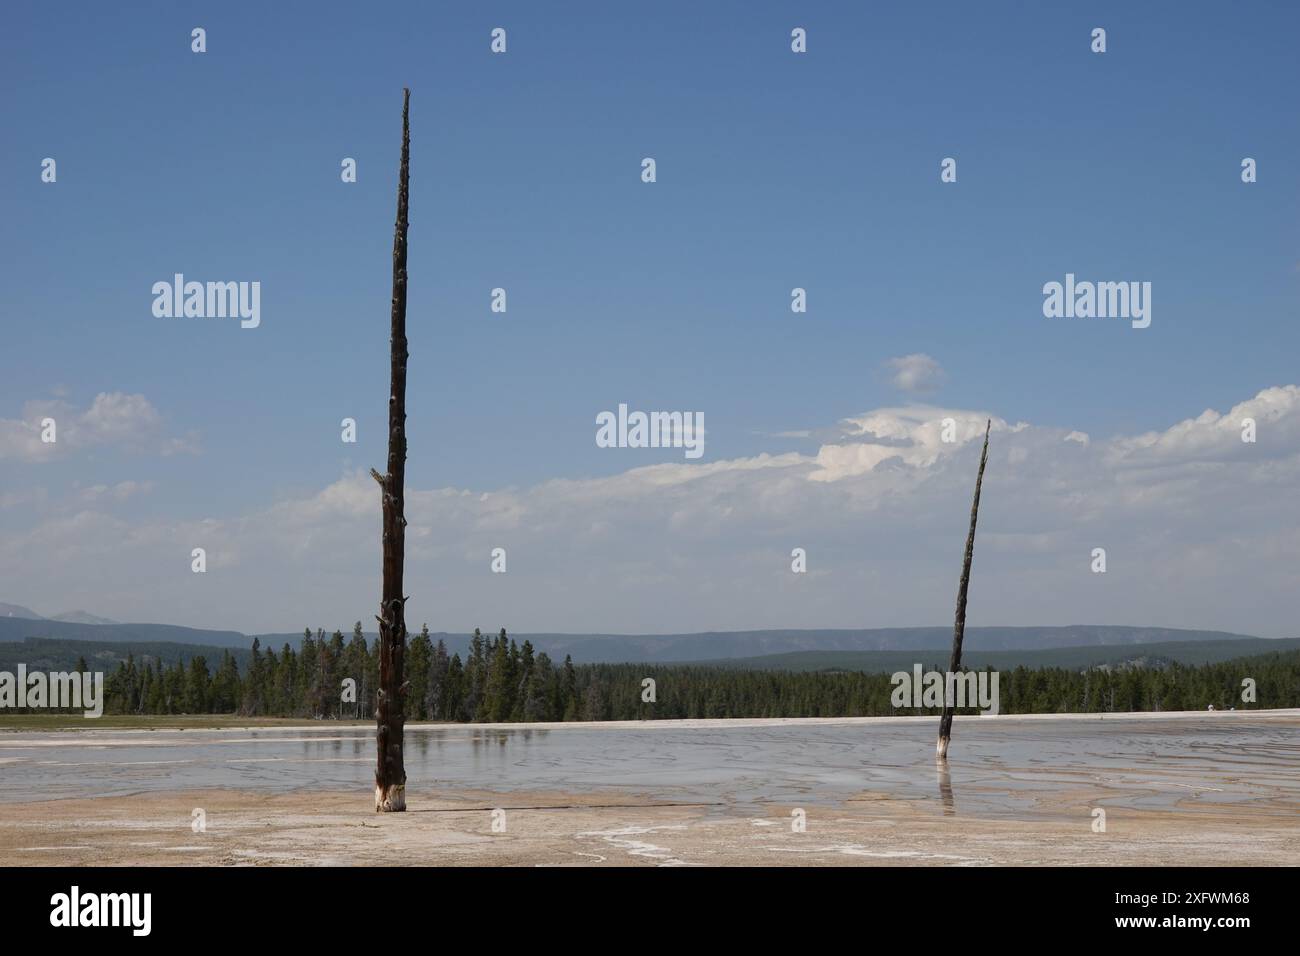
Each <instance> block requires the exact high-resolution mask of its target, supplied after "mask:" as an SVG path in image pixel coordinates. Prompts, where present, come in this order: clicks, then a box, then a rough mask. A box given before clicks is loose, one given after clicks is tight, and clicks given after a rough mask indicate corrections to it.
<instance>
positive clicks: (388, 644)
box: [370, 90, 411, 811]
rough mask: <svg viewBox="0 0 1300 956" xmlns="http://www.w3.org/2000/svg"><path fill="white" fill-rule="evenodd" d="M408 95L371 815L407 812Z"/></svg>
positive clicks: (383, 481)
mask: <svg viewBox="0 0 1300 956" xmlns="http://www.w3.org/2000/svg"><path fill="white" fill-rule="evenodd" d="M410 105H411V91H410V90H403V91H402V165H401V169H400V172H399V173H398V180H397V224H396V227H395V229H394V231H393V311H392V331H391V333H390V339H389V344H390V349H391V356H390V371H389V377H390V387H389V392H388V473H387V474H385V475H381V474H379V472H377V471H375V470H373V469H371V472H370V474H371V475H373V476H374V479H375V481H377V482H379V487H380V489H381V500H382V503H383V516H384V517H383V521H384V525H383V527H384V585H383V597H382V600H381V602H380V605H379V614H378V616H377V619H378V621H379V690H378V693H377V694H376V703H375V720H376V722H377V724H378V729H377V730H376V734H375V740H376V743H377V745H378V746H377V750H378V762H377V764H376V766H375V810H376V811H399V810H405V809H406V767H405V766H404V764H403V762H402V733H403V725H404V724H405V714H404V711H405V707H404V706H403V699H404V698H405V696H406V687H405V685H404V684H403V683H402V673H403V670H404V668H403V661H404V659H405V656H406V597H405V596H404V595H403V594H402V570H403V565H404V562H405V551H406V517H405V515H404V510H405V484H406V359H407V350H406V229H407V199H408V195H407V194H408V188H407V187H408V184H409V181H410V159H411V130H410Z"/></svg>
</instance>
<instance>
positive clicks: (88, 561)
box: [0, 385, 1300, 636]
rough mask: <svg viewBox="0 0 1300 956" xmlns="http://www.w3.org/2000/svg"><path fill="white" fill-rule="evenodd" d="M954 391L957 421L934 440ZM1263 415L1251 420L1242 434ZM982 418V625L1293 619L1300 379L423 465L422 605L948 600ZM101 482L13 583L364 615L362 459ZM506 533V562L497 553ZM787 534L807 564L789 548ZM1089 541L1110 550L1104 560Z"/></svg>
mask: <svg viewBox="0 0 1300 956" xmlns="http://www.w3.org/2000/svg"><path fill="white" fill-rule="evenodd" d="M945 417H950V418H952V419H954V421H955V422H956V423H957V428H956V438H957V440H956V441H955V442H953V443H944V442H943V441H942V440H941V428H942V425H941V422H942V419H943V418H945ZM1247 417H1252V418H1254V419H1255V420H1256V422H1257V431H1258V440H1257V441H1256V442H1255V443H1253V444H1247V443H1243V442H1242V441H1241V422H1242V420H1243V419H1245V418H1247ZM990 418H991V419H992V437H991V439H990V451H989V463H988V470H987V473H986V476H985V483H984V495H983V501H982V505H981V512H980V528H979V535H978V538H977V542H976V552H975V564H974V575H973V579H972V585H971V605H970V618H969V620H970V623H971V624H972V625H987V624H1007V625H1012V624H1069V623H1114V624H1118V623H1126V624H1136V625H1164V626H1175V627H1197V628H1221V629H1224V630H1234V631H1242V632H1247V633H1256V634H1262V635H1267V636H1281V635H1294V634H1296V633H1298V632H1300V627H1298V626H1297V625H1296V623H1295V620H1296V618H1295V595H1296V593H1297V592H1298V591H1300V389H1298V388H1297V387H1296V386H1294V385H1289V386H1285V387H1281V388H1270V389H1266V390H1264V391H1262V392H1260V393H1259V394H1258V395H1257V396H1255V397H1254V398H1252V399H1250V400H1248V401H1245V402H1242V403H1240V404H1239V405H1237V406H1236V407H1234V408H1232V409H1231V410H1230V411H1228V412H1226V413H1224V414H1219V413H1217V412H1212V411H1210V412H1205V413H1203V414H1201V415H1199V416H1197V417H1195V418H1189V419H1187V420H1185V421H1182V422H1178V423H1177V424H1174V425H1172V426H1171V427H1169V428H1167V429H1165V430H1163V431H1158V432H1150V433H1147V434H1143V435H1136V436H1121V437H1117V438H1112V439H1109V440H1098V439H1096V438H1091V439H1090V438H1089V437H1088V436H1086V435H1083V433H1081V432H1077V431H1073V430H1070V429H1066V428H1051V427H1043V426H1036V425H1031V424H1028V423H1024V422H1018V423H1015V424H1011V423H1009V422H1007V421H1005V420H1004V419H1002V418H999V417H998V416H996V415H993V414H991V413H989V412H987V411H984V410H969V409H954V408H941V407H934V406H908V407H900V408H886V409H877V410H875V411H873V412H870V413H866V414H863V415H860V416H855V417H852V418H849V419H846V420H845V421H844V422H843V423H842V424H841V428H840V431H841V433H842V434H841V435H840V437H839V438H837V439H835V440H833V441H827V442H825V443H824V444H822V445H821V447H820V448H819V449H818V450H817V451H816V453H815V454H807V455H805V454H800V453H794V452H791V453H783V454H778V455H771V454H760V455H757V456H754V457H749V458H738V459H731V460H725V461H715V462H709V463H704V464H691V463H668V464H657V465H651V466H647V467H637V468H631V469H630V470H628V471H625V472H622V473H620V474H616V475H613V476H610V477H604V478H589V479H556V480H552V481H547V482H544V483H542V484H539V485H536V486H533V487H530V488H524V489H517V490H507V491H501V492H493V493H476V492H473V491H470V490H463V489H451V488H442V489H431V488H421V487H419V476H418V475H416V474H408V482H409V483H410V484H411V485H412V486H413V487H411V488H410V490H408V493H407V517H408V520H409V527H408V529H407V586H406V591H407V593H409V594H410V595H412V597H411V601H410V604H409V605H408V620H409V621H410V622H411V623H412V624H413V625H414V626H417V627H418V625H419V624H420V623H421V622H423V621H428V622H429V624H430V626H431V627H433V628H434V629H452V630H460V629H464V628H469V627H473V626H474V625H479V626H482V627H485V628H493V629H495V628H497V627H501V626H505V627H507V628H510V629H512V630H519V631H556V630H564V631H597V630H599V631H621V632H652V631H680V630H713V629H740V628H760V627H872V626H896V625H921V624H927V625H934V624H944V623H946V622H948V621H950V620H951V618H952V605H953V600H954V596H955V592H956V582H957V575H958V571H959V564H960V559H961V551H962V547H963V545H964V540H965V532H966V523H967V521H968V515H969V509H970V497H971V492H972V490H973V489H972V485H973V482H974V476H975V468H976V463H977V459H978V455H979V443H980V439H981V438H982V435H983V431H984V423H985V421H986V420H987V419H990ZM626 456H627V459H626V460H627V461H628V462H629V463H631V462H634V461H635V460H636V452H635V451H634V450H633V451H628V452H626ZM140 490H147V489H136V488H121V489H112V490H110V489H105V490H104V491H103V492H98V493H96V494H97V495H98V498H103V499H111V498H113V497H114V496H118V495H126V494H133V493H137V492H138V491H140ZM96 494H92V495H91V496H90V498H91V499H92V500H87V501H85V502H84V505H83V506H82V507H80V510H74V511H71V512H68V513H64V514H60V515H59V516H57V517H55V518H52V519H50V520H47V521H45V522H43V523H42V524H40V525H39V526H37V527H34V528H32V529H30V530H28V531H27V532H25V533H21V534H18V535H13V536H9V537H7V538H6V539H5V540H3V541H0V579H3V580H4V581H6V582H7V583H6V589H7V590H6V593H5V594H3V595H0V598H3V599H4V600H10V601H18V602H20V603H24V604H29V605H34V606H40V607H45V606H51V607H52V606H55V605H58V606H63V605H76V606H79V607H86V608H88V609H90V610H91V611H93V612H94V613H97V614H105V615H108V616H111V617H114V618H118V619H124V620H130V619H137V620H138V619H141V618H148V619H151V620H160V621H165V622H169V623H187V624H193V625H199V626H210V627H234V628H240V629H243V630H262V629H277V630H286V631H289V630H300V629H301V628H302V627H304V626H307V625H309V624H310V625H312V626H316V625H320V626H326V627H334V626H344V625H346V624H347V623H349V622H351V621H353V620H356V619H358V618H360V619H362V620H364V621H366V622H367V624H369V623H370V622H371V620H372V618H373V614H374V610H375V607H376V605H377V600H378V594H379V570H378V569H379V499H378V489H377V487H376V485H375V484H374V482H373V480H372V479H371V478H370V477H369V476H368V475H366V474H363V473H362V472H359V471H358V472H356V473H351V474H346V475H344V476H342V477H340V478H339V479H338V480H336V481H334V482H333V483H331V484H330V485H328V486H326V487H324V488H322V489H321V490H320V491H318V492H316V493H314V494H312V495H310V496H307V497H304V498H300V499H292V500H283V501H280V502H278V503H276V504H273V505H271V506H270V507H268V508H266V509H264V510H261V511H259V512H257V513H253V514H249V515H246V516H243V517H239V518H234V519H219V520H218V519H209V520H203V521H183V522H170V523H168V522H152V523H144V524H131V523H128V522H126V521H124V520H122V519H120V518H117V517H114V516H112V515H111V514H108V513H105V512H104V511H101V510H98V505H99V500H98V498H97V497H96ZM195 547H203V548H205V549H206V550H207V562H208V571H207V573H206V574H193V573H192V572H191V571H190V551H191V549H192V548H195ZM497 547H501V548H505V549H506V551H507V562H508V563H507V567H508V571H507V573H505V574H493V573H491V571H490V567H489V564H490V555H491V551H492V549H493V548H497ZM796 547H799V548H804V549H805V550H806V551H807V555H808V573H806V574H794V573H792V572H791V570H790V560H791V559H790V551H791V549H792V548H796ZM1096 547H1103V548H1105V549H1106V550H1107V568H1108V570H1107V573H1106V574H1093V573H1092V572H1091V570H1090V564H1091V552H1092V549H1093V548H1096Z"/></svg>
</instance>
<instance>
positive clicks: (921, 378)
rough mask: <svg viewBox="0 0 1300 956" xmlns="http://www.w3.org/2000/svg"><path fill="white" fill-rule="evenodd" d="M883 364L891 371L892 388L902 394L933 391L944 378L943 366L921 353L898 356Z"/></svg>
mask: <svg viewBox="0 0 1300 956" xmlns="http://www.w3.org/2000/svg"><path fill="white" fill-rule="evenodd" d="M885 364H886V365H888V366H889V367H890V368H891V369H893V372H894V374H893V377H892V378H891V379H890V381H891V382H893V384H894V387H895V388H897V389H900V390H902V391H904V392H931V391H934V390H935V389H936V388H938V387H939V386H940V385H942V384H943V380H944V377H945V375H944V371H943V366H941V365H940V364H939V363H938V362H937V361H935V360H934V359H933V358H931V357H930V356H928V355H926V354H925V353H923V352H914V353H912V354H911V355H900V356H898V357H897V358H891V359H890V360H889V361H888V362H886V363H885Z"/></svg>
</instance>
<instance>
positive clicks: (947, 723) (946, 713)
mask: <svg viewBox="0 0 1300 956" xmlns="http://www.w3.org/2000/svg"><path fill="white" fill-rule="evenodd" d="M992 425H993V420H992V419H989V420H988V421H987V422H985V424H984V450H983V451H982V452H980V470H979V474H977V475H976V476H975V500H974V501H972V502H971V506H970V531H969V533H967V535H966V554H965V556H964V557H963V558H962V563H961V582H960V583H959V584H958V585H957V617H956V620H955V621H954V623H953V628H952V656H951V657H950V658H949V659H948V673H949V674H956V673H957V672H958V671H959V670H960V669H961V642H962V638H963V637H965V635H966V590H967V588H968V587H969V586H970V563H971V558H972V557H974V555H975V522H976V521H977V519H978V518H979V512H980V485H981V484H982V483H983V482H984V463H985V462H987V461H988V459H989V428H990V427H991V426H992ZM952 686H953V685H952V682H951V681H950V680H948V679H947V675H945V679H944V687H943V691H944V698H943V716H941V717H940V718H939V742H938V743H937V744H936V745H935V753H936V754H937V755H938V756H939V757H940V758H941V759H943V760H947V759H948V741H949V740H950V739H951V737H952V703H953V702H952V700H951V699H950V698H949V694H950V693H951V691H952Z"/></svg>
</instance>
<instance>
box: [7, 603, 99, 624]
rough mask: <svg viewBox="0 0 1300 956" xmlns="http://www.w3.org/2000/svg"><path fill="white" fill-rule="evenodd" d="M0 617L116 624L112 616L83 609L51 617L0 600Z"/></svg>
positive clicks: (71, 622)
mask: <svg viewBox="0 0 1300 956" xmlns="http://www.w3.org/2000/svg"><path fill="white" fill-rule="evenodd" d="M0 617H21V618H26V619H27V620H34V621H63V622H65V623H68V624H117V623H118V622H117V621H114V620H113V619H112V618H108V617H96V616H95V615H94V614H88V613H87V612H85V611H64V612H63V613H62V614H55V615H53V616H52V617H48V618H47V617H42V616H41V615H40V614H37V613H36V612H35V611H33V610H32V609H31V608H28V607H23V606H22V605H21V604H5V603H4V602H3V601H0Z"/></svg>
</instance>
